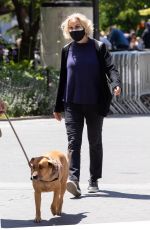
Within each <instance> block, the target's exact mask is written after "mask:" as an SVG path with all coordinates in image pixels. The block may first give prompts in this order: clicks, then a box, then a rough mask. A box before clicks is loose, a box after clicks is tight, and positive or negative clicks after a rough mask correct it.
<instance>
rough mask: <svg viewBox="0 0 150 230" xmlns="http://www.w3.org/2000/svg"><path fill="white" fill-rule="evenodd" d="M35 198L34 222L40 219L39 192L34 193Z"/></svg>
mask: <svg viewBox="0 0 150 230" xmlns="http://www.w3.org/2000/svg"><path fill="white" fill-rule="evenodd" d="M34 198H35V208H36V216H35V220H34V221H35V222H36V223H39V222H40V221H41V192H36V191H35V193H34Z"/></svg>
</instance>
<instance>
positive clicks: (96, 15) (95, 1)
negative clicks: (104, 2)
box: [93, 0, 99, 40]
mask: <svg viewBox="0 0 150 230" xmlns="http://www.w3.org/2000/svg"><path fill="white" fill-rule="evenodd" d="M93 23H94V34H93V37H94V38H95V39H97V40H99V0H93Z"/></svg>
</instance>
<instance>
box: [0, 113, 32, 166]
mask: <svg viewBox="0 0 150 230" xmlns="http://www.w3.org/2000/svg"><path fill="white" fill-rule="evenodd" d="M4 114H5V117H6V118H7V120H8V122H9V124H10V126H11V128H12V130H13V132H14V134H15V136H16V138H17V140H18V142H19V144H20V146H21V148H22V151H23V153H24V155H25V158H26V160H27V162H28V165H29V167H31V165H30V161H29V158H28V156H27V153H26V151H25V149H24V147H23V145H22V143H21V141H20V139H19V137H18V135H17V133H16V131H15V129H14V127H13V125H12V123H11V121H10V119H9V117H8V115H7V114H6V113H4Z"/></svg>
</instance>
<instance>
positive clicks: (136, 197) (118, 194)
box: [80, 190, 150, 200]
mask: <svg viewBox="0 0 150 230" xmlns="http://www.w3.org/2000/svg"><path fill="white" fill-rule="evenodd" d="M88 197H108V198H122V199H134V200H150V195H146V194H134V193H123V192H115V191H109V190H100V191H99V193H88V194H84V195H83V196H81V197H80V199H82V198H88Z"/></svg>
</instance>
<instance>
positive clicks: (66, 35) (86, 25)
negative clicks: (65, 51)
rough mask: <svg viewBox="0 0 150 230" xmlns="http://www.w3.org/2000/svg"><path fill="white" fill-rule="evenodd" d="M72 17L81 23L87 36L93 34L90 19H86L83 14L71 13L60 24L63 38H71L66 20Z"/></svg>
mask: <svg viewBox="0 0 150 230" xmlns="http://www.w3.org/2000/svg"><path fill="white" fill-rule="evenodd" d="M74 18H76V19H78V20H79V21H80V23H81V25H82V26H83V28H84V29H85V33H86V35H87V36H90V35H92V34H93V23H92V21H91V20H90V19H88V18H87V17H86V16H85V15H84V14H80V13H73V14H71V15H69V16H68V17H67V18H66V19H65V21H63V22H62V24H61V29H62V31H63V35H64V38H65V39H71V37H70V33H69V30H68V22H69V21H70V20H71V19H74Z"/></svg>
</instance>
